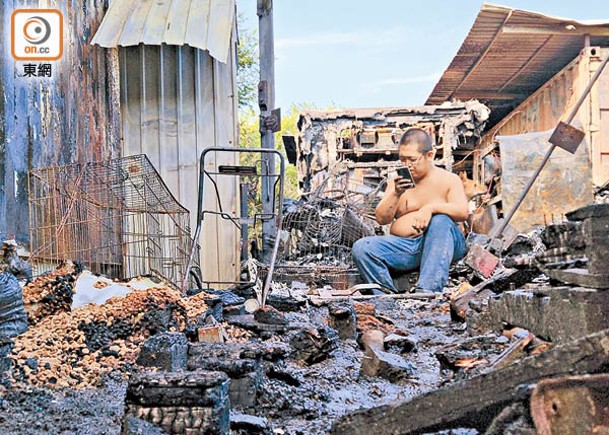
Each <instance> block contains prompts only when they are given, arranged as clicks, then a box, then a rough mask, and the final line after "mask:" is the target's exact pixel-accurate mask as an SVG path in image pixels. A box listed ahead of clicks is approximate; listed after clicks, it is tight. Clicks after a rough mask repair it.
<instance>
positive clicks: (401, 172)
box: [397, 166, 415, 189]
mask: <svg viewBox="0 0 609 435" xmlns="http://www.w3.org/2000/svg"><path fill="white" fill-rule="evenodd" d="M397 174H398V176H399V177H402V178H403V179H404V180H406V181H407V182H408V184H407V187H406V188H407V189H410V188H412V187H414V186H415V184H414V178H412V174H411V173H410V169H408V167H407V166H401V167H399V168H398V169H397Z"/></svg>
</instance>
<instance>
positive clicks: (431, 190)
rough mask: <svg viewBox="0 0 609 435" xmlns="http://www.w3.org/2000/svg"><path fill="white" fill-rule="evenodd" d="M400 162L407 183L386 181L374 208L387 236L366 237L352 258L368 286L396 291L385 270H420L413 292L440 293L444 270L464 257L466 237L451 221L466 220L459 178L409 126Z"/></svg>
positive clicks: (355, 247) (445, 277) (428, 141)
mask: <svg viewBox="0 0 609 435" xmlns="http://www.w3.org/2000/svg"><path fill="white" fill-rule="evenodd" d="M399 152H400V161H401V162H402V163H403V164H404V165H407V166H408V167H409V169H410V172H411V174H412V177H413V178H414V181H415V187H414V188H410V189H407V185H408V180H405V179H404V178H402V177H399V176H397V177H395V178H392V179H389V180H388V182H387V189H386V190H385V194H384V195H383V198H382V199H381V201H380V202H379V204H378V206H377V207H376V220H377V222H378V223H379V224H380V225H387V224H391V229H390V233H391V234H390V235H388V236H371V237H364V238H362V239H360V240H358V241H357V242H356V243H355V244H354V245H353V251H352V252H353V259H354V260H355V264H356V265H357V268H358V269H359V272H360V274H361V275H362V277H363V278H364V280H365V281H366V282H368V283H376V284H379V285H381V286H382V287H383V288H384V289H385V290H386V291H389V292H397V289H396V288H395V286H394V284H393V280H392V278H391V275H390V273H389V271H390V270H393V271H396V272H408V271H412V270H415V269H417V268H420V275H419V281H418V283H417V286H416V289H414V291H416V292H417V293H431V292H438V293H439V292H442V289H443V288H444V286H445V285H446V283H447V282H448V269H449V267H450V264H451V263H452V262H453V261H456V260H458V259H460V258H462V257H463V256H464V255H465V253H466V246H465V238H464V237H463V234H461V232H460V231H459V229H458V227H457V225H456V224H455V222H462V221H464V220H465V219H467V214H468V204H467V199H466V197H465V193H464V191H463V184H462V183H461V180H460V179H459V176H457V175H456V174H453V173H451V172H448V171H445V170H444V169H441V168H438V167H436V166H435V165H434V163H433V157H434V150H433V147H432V144H431V139H430V137H429V135H428V134H427V133H426V132H425V131H424V130H421V129H418V128H413V129H410V130H408V131H407V132H405V133H404V134H403V135H402V137H401V139H400V146H399Z"/></svg>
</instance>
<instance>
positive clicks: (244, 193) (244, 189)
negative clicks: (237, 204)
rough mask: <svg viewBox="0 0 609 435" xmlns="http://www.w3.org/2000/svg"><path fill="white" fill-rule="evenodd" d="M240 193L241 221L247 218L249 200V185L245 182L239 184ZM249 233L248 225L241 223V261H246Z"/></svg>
mask: <svg viewBox="0 0 609 435" xmlns="http://www.w3.org/2000/svg"><path fill="white" fill-rule="evenodd" d="M239 187H240V189H239V190H240V192H241V219H244V218H247V216H248V210H247V208H248V207H247V205H248V204H247V201H248V199H249V192H250V185H249V184H248V183H246V182H241V183H240V184H239ZM248 239H249V231H248V224H247V223H241V261H247V259H248V249H249V244H248V242H249V240H248Z"/></svg>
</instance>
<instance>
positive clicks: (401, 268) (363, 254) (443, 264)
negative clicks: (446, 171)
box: [352, 214, 467, 292]
mask: <svg viewBox="0 0 609 435" xmlns="http://www.w3.org/2000/svg"><path fill="white" fill-rule="evenodd" d="M466 252H467V247H466V245H465V238H464V237H463V234H461V231H459V228H458V227H457V225H456V224H455V222H454V221H453V220H452V219H451V218H450V217H448V216H446V215H444V214H436V215H434V216H432V218H431V221H430V222H429V226H428V227H427V230H426V231H425V233H424V234H423V235H421V236H419V237H416V238H414V239H410V238H406V237H399V236H393V235H389V236H371V237H364V238H362V239H359V240H358V241H357V242H355V244H354V245H353V250H352V254H353V259H354V260H355V264H356V266H357V268H358V269H359V272H360V274H361V275H362V277H363V278H364V280H365V281H366V282H368V283H376V284H380V285H381V286H383V287H385V288H388V289H390V290H392V291H394V292H395V291H397V289H396V288H395V286H394V285H393V279H392V278H391V275H390V274H389V271H390V270H393V271H396V272H409V271H412V270H415V269H417V268H419V267H420V274H419V282H418V283H417V287H418V288H420V289H423V290H431V291H434V292H441V291H442V289H443V288H444V286H445V285H446V283H447V282H448V269H449V268H450V264H451V263H452V262H453V261H456V260H459V259H460V258H462V257H463V256H464V255H465V254H466Z"/></svg>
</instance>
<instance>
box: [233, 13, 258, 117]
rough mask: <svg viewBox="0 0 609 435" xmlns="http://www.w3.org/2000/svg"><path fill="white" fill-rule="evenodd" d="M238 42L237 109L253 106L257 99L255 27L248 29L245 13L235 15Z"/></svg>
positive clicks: (256, 42)
mask: <svg viewBox="0 0 609 435" xmlns="http://www.w3.org/2000/svg"><path fill="white" fill-rule="evenodd" d="M237 28H238V29H239V44H238V45H237V91H238V96H239V109H247V108H250V109H251V108H253V107H254V104H255V103H256V100H257V99H258V80H259V76H260V73H259V71H260V63H259V55H258V36H257V29H256V28H254V29H251V30H250V29H248V28H247V25H246V18H245V15H244V14H243V13H241V12H239V14H238V15H237Z"/></svg>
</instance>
